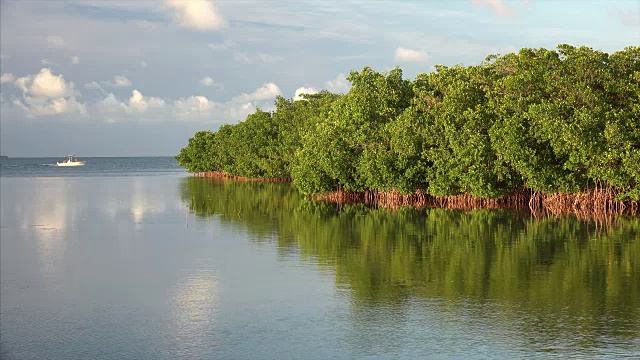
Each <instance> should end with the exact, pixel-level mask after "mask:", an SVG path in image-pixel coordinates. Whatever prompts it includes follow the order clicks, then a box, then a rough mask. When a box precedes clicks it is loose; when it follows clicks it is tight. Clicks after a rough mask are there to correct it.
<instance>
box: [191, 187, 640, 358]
mask: <svg viewBox="0 0 640 360" xmlns="http://www.w3.org/2000/svg"><path fill="white" fill-rule="evenodd" d="M181 186H182V189H181V194H182V199H183V201H185V202H187V203H188V205H189V207H190V209H191V211H193V212H195V214H196V215H197V216H200V217H211V216H216V217H219V218H220V219H221V221H223V222H228V223H232V224H235V225H237V226H241V227H243V228H246V230H247V231H248V232H249V234H250V235H251V237H252V238H254V239H255V240H256V241H272V239H274V238H276V239H277V242H278V244H277V246H278V248H279V249H280V250H281V251H282V252H287V253H289V252H291V250H293V249H295V250H297V252H299V253H300V256H301V257H302V258H303V259H305V260H307V261H310V262H313V263H314V264H317V266H320V267H324V268H327V269H329V270H332V271H333V272H335V274H336V283H337V284H336V285H337V286H338V287H345V288H347V289H349V291H350V294H351V301H352V303H353V312H354V313H355V315H354V316H355V317H357V318H359V317H361V316H362V317H366V316H365V315H364V314H369V313H370V312H368V311H369V310H370V309H372V308H375V307H379V306H385V307H386V308H387V310H388V311H390V312H392V313H394V314H397V315H398V316H406V314H403V312H404V310H403V309H404V308H405V304H407V303H408V302H415V301H438V302H440V303H441V304H442V306H443V308H446V309H451V308H453V309H454V310H455V308H456V306H461V307H464V310H465V311H467V312H468V315H469V316H471V317H473V318H477V319H486V318H488V317H495V318H496V323H499V324H504V326H518V328H519V329H520V331H522V332H523V334H524V335H525V338H527V339H531V340H530V341H536V342H539V341H543V342H546V343H549V342H553V341H556V340H561V341H562V340H564V341H569V342H572V343H574V344H575V345H578V346H580V347H592V346H594V347H595V346H598V345H599V344H600V342H601V339H602V338H603V337H607V338H609V337H615V338H617V339H619V340H621V341H623V342H630V343H631V344H633V343H634V342H635V345H636V346H637V344H638V338H639V337H640V235H639V234H640V219H638V218H621V219H619V221H618V222H617V225H616V226H613V227H610V228H597V227H596V226H595V225H593V224H590V223H586V222H582V221H579V220H578V219H576V218H575V217H571V216H569V217H564V218H558V219H554V218H544V219H536V218H533V217H531V216H528V215H523V214H515V213H513V212H511V211H506V210H505V211H496V210H475V211H471V212H462V211H453V210H444V209H424V210H415V209H412V208H402V209H400V210H397V211H391V210H385V209H374V208H367V207H365V206H363V205H344V206H336V205H335V204H327V203H314V202H311V201H308V200H306V199H304V198H303V197H302V196H300V195H299V194H298V192H297V191H296V190H295V189H294V188H293V187H291V185H290V184H282V183H242V182H230V181H225V180H217V179H202V178H187V179H185V180H184V182H183V183H182V184H181ZM274 234H275V235H277V236H275V237H274ZM487 311H492V312H493V313H491V314H488V313H487ZM357 314H360V315H357ZM363 321H364V320H363ZM367 321H370V320H367ZM632 346H633V345H632Z"/></svg>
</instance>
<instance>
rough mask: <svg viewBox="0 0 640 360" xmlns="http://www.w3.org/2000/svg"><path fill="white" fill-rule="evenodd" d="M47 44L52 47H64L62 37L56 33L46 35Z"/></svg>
mask: <svg viewBox="0 0 640 360" xmlns="http://www.w3.org/2000/svg"><path fill="white" fill-rule="evenodd" d="M47 45H49V47H50V48H52V49H60V48H63V47H64V38H63V37H62V36H58V35H49V36H47Z"/></svg>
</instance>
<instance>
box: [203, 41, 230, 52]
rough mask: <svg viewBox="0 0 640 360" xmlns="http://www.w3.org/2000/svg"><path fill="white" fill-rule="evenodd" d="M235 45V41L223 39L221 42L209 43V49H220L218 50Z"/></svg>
mask: <svg viewBox="0 0 640 360" xmlns="http://www.w3.org/2000/svg"><path fill="white" fill-rule="evenodd" d="M234 45H235V43H234V42H233V41H231V40H225V41H224V42H223V43H215V44H214V43H210V44H209V45H208V46H209V49H211V50H213V51H220V50H226V49H230V48H232V47H233V46H234Z"/></svg>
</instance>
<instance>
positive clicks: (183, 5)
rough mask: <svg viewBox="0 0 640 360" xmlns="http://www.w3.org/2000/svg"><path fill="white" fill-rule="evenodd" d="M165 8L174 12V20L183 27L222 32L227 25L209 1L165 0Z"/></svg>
mask: <svg viewBox="0 0 640 360" xmlns="http://www.w3.org/2000/svg"><path fill="white" fill-rule="evenodd" d="M164 5H165V8H167V9H169V10H171V11H172V12H173V20H174V22H175V23H176V24H178V25H179V26H182V27H186V28H191V29H196V30H201V31H203V30H220V29H222V28H224V27H225V26H226V25H227V22H226V20H225V19H224V18H223V17H222V15H220V14H219V13H218V10H217V8H216V7H215V5H214V4H213V2H212V1H209V0H197V1H186V0H165V2H164Z"/></svg>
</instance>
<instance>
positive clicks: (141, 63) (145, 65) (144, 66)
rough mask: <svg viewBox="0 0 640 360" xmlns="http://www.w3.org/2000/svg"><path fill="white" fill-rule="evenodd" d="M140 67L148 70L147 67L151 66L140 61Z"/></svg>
mask: <svg viewBox="0 0 640 360" xmlns="http://www.w3.org/2000/svg"><path fill="white" fill-rule="evenodd" d="M140 66H142V68H146V67H147V66H149V64H147V63H146V62H144V61H140Z"/></svg>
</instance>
